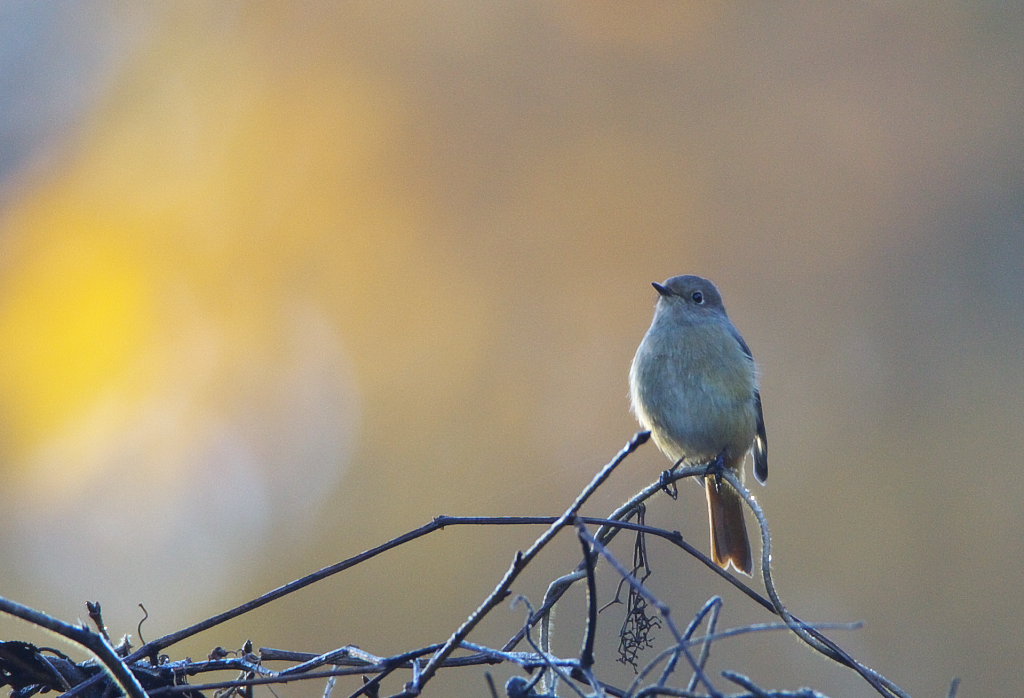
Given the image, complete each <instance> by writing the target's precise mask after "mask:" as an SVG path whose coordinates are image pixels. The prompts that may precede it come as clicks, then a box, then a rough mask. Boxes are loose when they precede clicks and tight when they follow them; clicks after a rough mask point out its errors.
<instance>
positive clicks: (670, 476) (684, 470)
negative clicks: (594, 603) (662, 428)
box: [503, 465, 775, 650]
mask: <svg viewBox="0 0 1024 698" xmlns="http://www.w3.org/2000/svg"><path fill="white" fill-rule="evenodd" d="M706 472H707V466H705V465H696V466H687V467H678V468H674V469H672V471H670V472H669V473H666V474H665V476H663V477H662V478H661V479H659V480H658V481H656V482H653V483H651V484H650V485H648V486H647V487H645V488H643V489H642V490H640V491H639V492H637V493H636V494H635V495H633V496H632V497H631V498H630V499H629V500H628V501H627V502H626V503H625V504H623V505H622V506H620V507H619V508H618V509H616V510H615V511H614V512H612V514H611V516H609V517H608V518H607V519H606V520H604V523H603V524H602V525H601V528H599V529H598V531H597V533H596V534H595V535H594V538H596V539H597V540H598V541H599V542H600V543H601V544H602V545H607V544H608V543H609V542H610V541H611V540H612V539H613V538H614V537H615V536H616V535H617V534H618V532H619V530H620V529H623V528H626V529H630V530H634V531H644V532H645V533H652V534H654V535H657V536H660V537H662V538H668V539H669V540H671V541H672V542H673V543H674V544H675V545H677V546H679V547H681V548H683V549H684V550H685V551H686V552H687V553H689V554H690V555H691V556H693V557H695V558H697V559H698V560H700V561H701V562H703V563H704V565H705V566H706V567H707V568H708V569H709V570H711V571H712V572H714V573H715V574H717V575H718V576H720V577H721V578H722V579H724V580H725V581H727V582H729V583H730V584H732V585H733V586H734V587H736V588H737V589H739V590H740V591H741V592H743V593H744V594H746V595H747V596H749V597H750V598H751V599H753V600H754V601H756V602H757V603H759V604H761V605H762V606H763V607H764V608H765V609H766V610H768V611H771V612H773V613H774V612H775V609H774V607H773V606H772V604H771V602H770V601H768V600H767V599H765V598H764V597H762V596H761V595H760V594H758V593H757V592H756V591H754V590H753V589H751V588H750V587H748V586H747V585H746V584H744V583H743V582H741V581H740V580H739V579H737V578H736V577H734V576H732V575H731V574H729V573H728V572H725V571H724V570H723V569H722V568H720V567H719V566H718V565H716V564H715V563H714V562H713V561H712V560H711V558H709V557H708V556H707V555H705V554H704V553H702V552H701V551H700V550H698V549H697V548H695V547H694V546H692V545H690V543H688V542H687V541H686V540H685V539H684V538H683V537H682V535H681V534H679V533H678V532H675V533H674V534H672V535H666V532H665V531H664V530H662V529H654V528H650V527H647V526H641V525H639V524H634V523H631V522H629V521H627V520H626V519H629V518H631V517H633V516H634V515H635V514H636V512H637V511H638V510H639V509H640V507H641V506H643V504H644V502H646V501H647V500H648V499H650V498H651V497H653V496H654V495H656V494H658V493H659V492H661V491H662V490H664V489H665V487H666V486H668V485H671V484H674V483H676V482H678V481H679V480H681V479H683V478H688V477H695V476H698V475H704V474H705V473H706ZM583 520H584V521H586V522H587V523H591V522H592V521H594V519H591V518H587V517H584V518H583ZM583 576H584V571H583V567H582V565H579V566H577V567H576V569H575V570H573V571H572V572H570V573H568V574H566V575H564V576H562V577H559V578H558V579H556V580H554V581H553V582H551V584H550V585H549V586H548V589H547V592H546V593H545V594H544V601H543V602H542V603H541V606H540V608H539V609H537V612H536V613H534V614H533V616H531V618H530V621H529V622H528V623H527V624H526V625H525V626H524V627H523V628H520V630H519V631H518V632H516V634H515V635H513V636H512V638H511V639H509V641H508V642H506V643H505V646H504V648H503V649H506V650H510V649H512V648H513V647H515V646H516V645H517V644H519V642H520V641H522V639H523V635H524V634H525V632H526V630H527V629H528V628H530V627H533V626H534V625H535V624H537V623H538V622H541V621H543V623H542V625H541V640H542V646H543V645H544V643H543V640H544V638H545V637H546V636H548V635H549V633H550V620H551V616H550V612H551V609H552V608H554V606H555V604H556V603H557V602H558V600H559V599H561V598H562V596H563V595H564V594H565V592H567V591H568V590H569V588H570V587H571V586H572V585H573V584H575V583H576V582H578V581H579V580H581V579H583Z"/></svg>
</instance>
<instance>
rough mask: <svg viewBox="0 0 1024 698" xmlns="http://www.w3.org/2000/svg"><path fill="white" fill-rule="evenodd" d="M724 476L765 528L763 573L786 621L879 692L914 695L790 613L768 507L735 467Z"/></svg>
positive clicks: (819, 649) (805, 640) (762, 549)
mask: <svg viewBox="0 0 1024 698" xmlns="http://www.w3.org/2000/svg"><path fill="white" fill-rule="evenodd" d="M722 478H723V479H725V480H728V481H729V484H731V485H732V486H733V487H734V488H736V491H737V492H739V493H740V495H741V496H742V497H743V499H745V500H746V502H747V506H749V507H750V509H751V511H753V512H754V516H756V517H757V523H758V525H759V526H760V529H761V575H762V578H763V579H764V586H765V590H766V591H767V592H768V596H769V598H771V600H772V604H773V605H774V607H775V609H774V610H775V612H776V613H777V614H778V615H779V617H780V618H782V619H783V620H784V621H786V624H787V625H788V626H789V627H790V629H791V630H792V631H793V632H794V633H795V634H796V635H797V636H798V637H799V638H800V639H801V640H803V641H804V642H806V643H807V644H808V645H809V646H810V647H811V648H812V649H814V650H816V651H818V652H820V653H821V654H823V655H825V656H826V657H829V658H830V659H833V660H835V661H836V662H838V663H840V664H845V665H846V666H848V667H850V668H851V669H853V670H854V671H856V672H857V673H858V674H860V675H861V676H862V677H864V679H865V680H866V681H867V682H868V683H869V684H871V686H872V688H874V689H875V690H876V691H878V693H879V694H881V695H883V696H899V698H910V697H909V695H908V694H907V693H906V692H905V691H903V689H901V688H900V687H899V686H897V685H896V684H895V683H893V682H892V681H890V680H889V679H887V678H886V677H884V676H882V675H881V674H879V673H878V672H877V671H875V670H874V669H871V668H870V667H866V666H864V665H863V664H861V663H860V662H858V661H857V660H856V659H854V658H853V657H851V656H850V655H849V654H847V653H846V652H845V651H844V650H843V649H842V648H841V647H839V646H838V645H836V644H835V643H834V642H832V640H829V639H828V638H827V637H825V636H824V635H822V634H821V633H820V632H818V631H817V630H815V629H814V628H812V627H811V626H809V625H807V624H806V623H804V622H803V621H802V620H800V619H798V618H796V617H795V616H794V615H793V614H792V613H790V612H789V609H788V608H786V606H785V605H784V604H783V603H782V600H781V599H780V598H779V593H778V591H776V589H775V581H774V580H773V579H772V568H771V564H772V537H771V533H770V532H769V530H768V519H767V517H766V516H765V515H764V510H763V509H761V505H760V504H758V503H757V500H756V499H755V498H754V496H753V495H752V494H751V493H750V490H748V489H747V488H746V487H745V486H744V485H743V483H742V482H740V479H739V477H738V476H737V475H736V474H735V473H733V472H732V471H731V470H728V469H723V472H722Z"/></svg>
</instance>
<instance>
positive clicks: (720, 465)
mask: <svg viewBox="0 0 1024 698" xmlns="http://www.w3.org/2000/svg"><path fill="white" fill-rule="evenodd" d="M723 470H725V451H722V452H721V453H719V454H718V455H717V456H715V459H714V460H711V461H708V464H707V467H706V468H705V469H704V476H705V477H711V476H712V475H714V476H715V489H716V490H718V491H721V490H722V471H723Z"/></svg>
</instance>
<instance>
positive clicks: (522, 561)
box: [403, 431, 651, 695]
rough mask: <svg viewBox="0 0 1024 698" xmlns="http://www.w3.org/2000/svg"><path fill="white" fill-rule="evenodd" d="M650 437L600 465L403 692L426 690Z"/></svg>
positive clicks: (643, 436) (636, 438) (633, 442)
mask: <svg viewBox="0 0 1024 698" xmlns="http://www.w3.org/2000/svg"><path fill="white" fill-rule="evenodd" d="M650 436H651V433H650V432H647V431H642V432H638V433H637V434H636V435H634V436H633V438H632V439H630V440H629V443H627V444H626V446H625V447H624V448H623V449H622V450H621V451H619V453H618V454H617V455H616V456H615V458H613V459H612V460H611V462H609V463H608V464H607V465H605V466H604V467H603V468H601V471H600V472H599V473H598V474H597V475H596V476H595V477H594V479H593V480H592V481H591V482H590V484H589V485H587V486H586V488H584V490H583V491H582V492H581V493H580V495H579V496H578V497H577V498H576V501H574V502H573V503H572V505H571V506H570V507H569V508H568V509H567V510H566V511H565V513H564V514H562V515H561V516H560V517H558V520H557V521H555V523H553V524H551V527H550V528H548V530H546V531H545V532H544V533H543V534H542V535H541V536H540V538H538V539H537V540H536V541H534V543H533V545H531V546H530V548H529V549H528V550H527V551H526V552H525V553H517V554H516V556H515V558H514V559H513V560H512V565H511V566H510V567H509V569H508V572H506V573H505V576H504V577H503V578H502V579H501V581H500V582H499V583H498V586H496V587H495V588H494V590H493V591H492V592H491V593H490V594H489V595H488V596H487V598H486V599H484V601H483V603H481V604H480V606H479V607H478V608H477V609H476V610H475V611H474V612H473V613H472V614H471V615H470V616H469V618H467V619H466V621H465V622H464V623H463V624H462V625H461V626H460V627H459V629H458V630H456V631H455V632H454V633H452V636H451V637H449V638H448V641H447V642H446V643H445V644H444V647H442V648H441V649H440V650H438V652H437V653H436V654H435V655H434V656H433V657H431V658H430V661H429V662H427V665H426V666H425V667H423V673H422V674H420V676H419V680H418V681H416V682H414V683H413V684H412V685H411V686H410V687H409V688H408V689H407V691H406V693H405V694H403V695H418V694H419V692H420V691H421V690H422V689H423V686H425V685H426V683H427V682H428V681H429V680H430V679H431V678H432V677H433V676H434V673H435V672H437V669H438V667H439V665H440V664H441V662H443V661H444V660H445V659H447V658H448V656H449V655H451V653H452V652H454V651H455V648H456V647H458V646H459V643H461V642H462V641H463V640H465V639H466V637H467V636H468V635H469V633H470V632H471V631H472V630H473V628H475V627H476V626H477V624H478V623H479V622H480V620H481V619H482V618H483V617H484V616H485V615H486V614H487V612H488V611H490V610H491V609H492V608H494V607H495V606H497V605H498V604H499V603H500V602H501V600H502V599H504V598H505V597H506V596H508V593H509V588H510V587H511V586H512V582H513V581H515V579H516V577H518V576H519V573H520V572H521V571H522V570H523V568H524V567H525V566H526V565H527V564H529V562H530V561H531V560H532V559H533V558H534V557H536V556H537V553H539V552H540V551H541V550H542V549H543V548H544V546H546V545H547V544H548V543H549V542H550V541H551V539H552V538H554V537H555V535H556V534H557V533H558V532H559V531H560V530H561V529H562V528H563V527H564V526H565V525H566V524H567V523H568V522H569V520H570V519H571V518H572V517H573V516H575V515H576V513H577V512H578V511H579V510H580V508H581V507H582V506H583V504H584V502H586V501H587V499H589V498H590V496H591V495H592V494H593V493H594V491H595V490H597V488H598V487H600V486H601V484H602V483H603V482H604V481H605V480H607V479H608V476H610V475H611V474H612V471H613V470H615V468H616V467H617V466H618V465H619V463H621V462H622V461H623V460H625V459H626V457H627V456H628V455H629V454H631V453H632V452H633V451H635V450H636V449H638V448H639V447H640V446H641V445H643V444H644V443H646V442H647V439H649V438H650Z"/></svg>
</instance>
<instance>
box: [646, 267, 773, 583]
mask: <svg viewBox="0 0 1024 698" xmlns="http://www.w3.org/2000/svg"><path fill="white" fill-rule="evenodd" d="M652 285H653V286H654V288H655V290H657V292H658V294H659V297H658V303H657V306H656V307H655V310H654V321H653V322H652V323H651V327H650V329H649V330H647V334H646V335H645V336H644V338H643V341H641V342H640V346H639V347H638V348H637V350H636V356H634V357H633V365H632V366H631V367H630V370H629V392H630V399H631V402H632V406H633V412H634V413H635V414H636V418H637V420H639V422H640V424H641V425H642V426H643V428H644V429H649V430H650V432H651V436H652V437H653V438H654V443H656V444H657V445H658V448H659V449H661V452H662V453H664V454H665V455H666V456H668V458H669V459H670V460H671V461H672V462H673V463H678V462H680V461H682V462H683V463H686V464H689V465H696V464H700V463H717V464H718V465H720V466H722V467H726V468H730V469H732V470H733V471H735V472H737V473H738V474H739V475H740V477H741V478H742V477H743V461H744V459H745V458H746V455H747V453H748V452H749V451H750V450H753V452H754V476H755V477H756V478H757V481H758V482H760V483H762V484H764V482H765V480H767V479H768V439H767V437H766V435H765V429H764V415H763V414H762V411H761V393H760V391H759V389H758V383H757V367H756V366H755V364H754V357H753V356H752V355H751V353H750V349H749V348H748V347H747V343H746V342H744V341H743V337H741V336H740V333H739V330H737V329H736V327H735V326H733V324H732V321H731V320H729V316H728V315H726V313H725V306H724V305H723V304H722V296H721V295H720V294H719V293H718V289H717V288H715V285H714V284H713V283H711V282H710V281H708V280H707V279H703V278H701V277H699V276H674V277H672V278H671V279H668V280H667V281H666V282H665V283H664V284H659V283H654V284H652ZM704 487H705V491H706V492H707V499H708V518H709V520H710V524H711V554H712V557H713V558H714V560H715V562H716V563H718V565H720V566H721V567H722V568H728V566H729V565H730V564H732V565H733V566H734V567H735V568H736V569H737V570H739V571H740V572H743V573H744V574H750V571H751V569H752V561H751V554H750V541H749V540H748V538H747V527H746V525H745V524H744V522H743V499H742V497H740V495H739V493H738V492H736V490H735V489H733V487H732V486H731V485H729V483H727V482H725V481H723V480H720V479H719V478H716V477H714V476H711V477H706V478H704Z"/></svg>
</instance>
